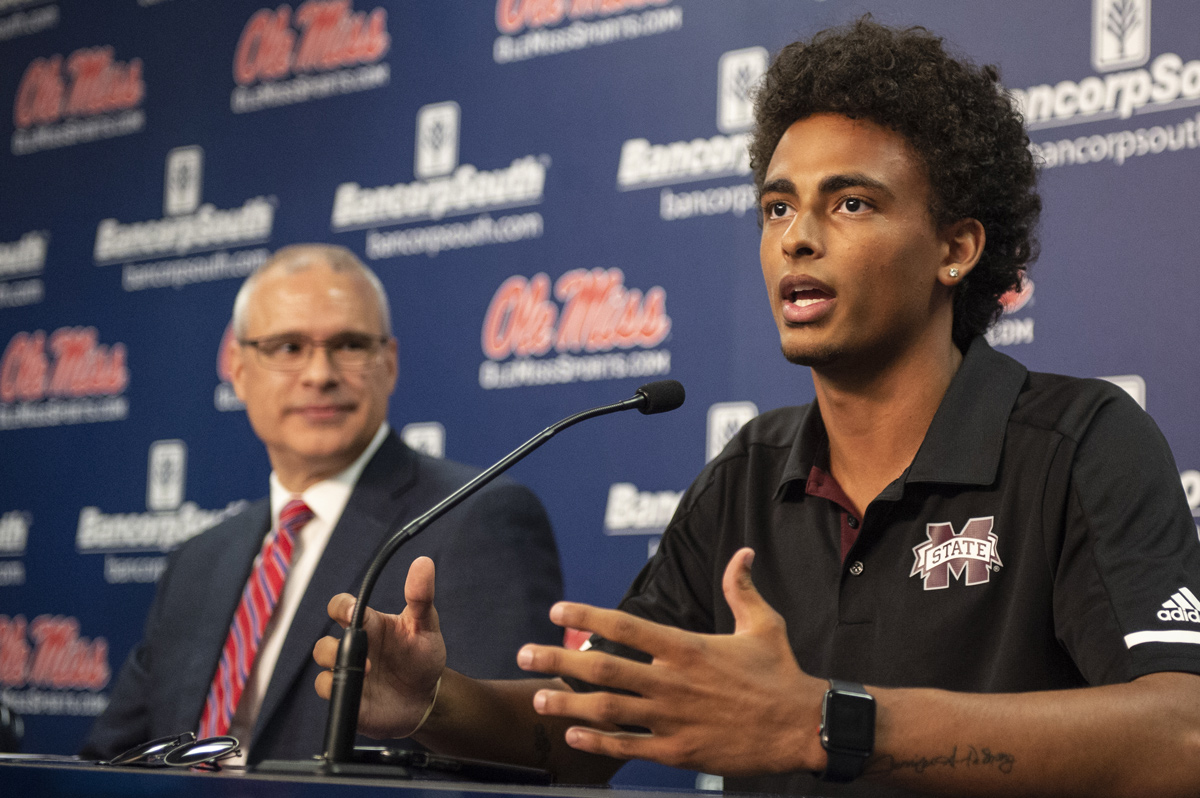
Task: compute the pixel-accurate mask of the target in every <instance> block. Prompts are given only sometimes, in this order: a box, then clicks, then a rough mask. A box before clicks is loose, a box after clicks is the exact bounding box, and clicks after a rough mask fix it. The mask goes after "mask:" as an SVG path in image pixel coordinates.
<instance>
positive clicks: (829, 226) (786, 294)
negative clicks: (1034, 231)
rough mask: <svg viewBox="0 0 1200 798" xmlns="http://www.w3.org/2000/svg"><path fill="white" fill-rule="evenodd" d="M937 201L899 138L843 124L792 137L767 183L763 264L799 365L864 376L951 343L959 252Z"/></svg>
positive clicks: (794, 132) (864, 124)
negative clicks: (909, 353)
mask: <svg viewBox="0 0 1200 798" xmlns="http://www.w3.org/2000/svg"><path fill="white" fill-rule="evenodd" d="M929 196H930V188H929V181H928V178H927V177H926V175H925V170H924V169H923V167H922V165H921V163H920V161H919V160H918V158H917V156H916V154H915V153H914V152H913V150H912V149H911V147H910V146H909V145H908V143H907V142H906V141H905V139H904V138H903V137H901V136H900V135H899V134H897V133H894V132H892V131H890V130H887V129H885V128H883V127H880V126H879V125H876V124H874V123H872V122H868V121H861V120H852V119H849V118H848V117H844V116H840V115H836V114H818V115H814V116H811V117H808V118H805V119H801V120H800V121H797V122H795V123H794V124H793V125H792V126H791V127H789V128H788V129H787V131H786V132H785V133H784V134H783V137H782V138H781V139H780V141H779V145H778V146H777V147H776V148H775V152H774V154H773V156H772V157H771V162H770V164H769V165H768V167H767V173H766V178H765V180H764V182H763V191H762V211H763V228H762V242H761V247H760V257H761V260H762V269H763V277H764V278H765V280H766V284H767V295H768V297H769V299H770V302H771V312H772V313H773V314H774V316H775V323H776V325H777V326H778V328H779V337H780V343H781V344H782V347H783V352H784V355H785V356H786V357H787V358H788V360H791V361H792V362H793V363H798V364H801V365H808V366H813V367H814V368H817V369H818V370H820V369H821V368H822V367H829V368H832V367H835V366H839V365H840V366H850V365H856V366H862V365H866V364H869V363H879V362H884V361H887V360H889V359H890V358H891V357H893V356H895V354H896V353H897V352H900V351H904V350H905V347H911V346H920V345H922V344H923V342H926V341H928V340H930V339H931V338H932V337H933V336H935V335H943V336H944V337H945V338H946V340H947V341H948V340H949V333H950V327H949V322H950V313H951V310H950V294H949V292H948V289H947V288H946V286H944V285H940V284H939V283H938V280H937V277H938V268H939V265H940V264H941V263H942V262H943V260H944V258H945V256H946V253H947V251H948V246H947V244H946V243H945V242H943V241H942V240H941V239H940V238H939V236H938V232H937V229H936V227H935V225H934V223H933V221H932V218H931V217H930V214H929V210H928V209H929ZM942 326H944V327H945V329H944V331H942V329H941V327H942Z"/></svg>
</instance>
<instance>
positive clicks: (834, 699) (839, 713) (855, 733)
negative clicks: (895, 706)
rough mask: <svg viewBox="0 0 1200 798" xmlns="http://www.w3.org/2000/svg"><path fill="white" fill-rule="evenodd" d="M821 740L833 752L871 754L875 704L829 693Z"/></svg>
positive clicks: (865, 697) (872, 700)
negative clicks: (837, 750)
mask: <svg viewBox="0 0 1200 798" xmlns="http://www.w3.org/2000/svg"><path fill="white" fill-rule="evenodd" d="M821 739H822V742H823V743H825V744H826V745H827V746H831V747H833V748H837V749H840V750H849V751H865V752H868V753H869V752H870V751H871V749H872V748H873V747H874V744H875V700H874V699H872V698H870V697H867V696H858V695H854V694H852V693H841V692H836V691H833V690H830V691H829V692H828V693H826V694H825V712H824V723H823V724H822V728H821Z"/></svg>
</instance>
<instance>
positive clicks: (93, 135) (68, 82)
mask: <svg viewBox="0 0 1200 798" xmlns="http://www.w3.org/2000/svg"><path fill="white" fill-rule="evenodd" d="M145 96H146V82H145V79H144V78H143V76H142V60H141V59H140V58H132V59H130V60H129V61H119V60H117V58H116V53H115V51H114V49H113V48H112V47H111V46H107V45H105V46H100V47H84V48H81V49H79V50H75V51H74V52H72V53H71V54H70V55H67V56H63V55H62V54H56V55H52V56H48V57H44V58H35V59H33V60H32V61H30V62H29V65H28V66H27V67H26V68H25V72H24V74H23V75H22V76H21V81H20V83H18V85H17V95H16V98H15V99H14V102H13V123H14V124H15V127H16V129H15V130H14V131H13V134H12V143H11V147H12V154H13V155H26V154H28V153H31V152H37V151H39V150H49V149H55V148H58V147H69V146H72V145H75V144H82V143H84V142H88V141H97V140H99V139H108V138H114V137H116V136H126V135H129V134H130V133H136V132H138V131H140V130H141V129H142V128H143V127H145V124H146V115H145V113H144V112H143V111H142V110H141V107H140V106H141V104H142V100H143V98H144V97H145Z"/></svg>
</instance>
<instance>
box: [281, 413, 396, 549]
mask: <svg viewBox="0 0 1200 798" xmlns="http://www.w3.org/2000/svg"><path fill="white" fill-rule="evenodd" d="M390 430H391V427H390V426H389V425H388V423H387V422H386V421H384V422H383V423H382V424H380V425H379V429H378V430H377V431H376V432H375V437H373V438H371V442H370V443H368V444H367V448H366V449H363V451H362V454H360V455H359V456H358V458H357V459H356V460H355V461H354V462H353V463H351V464H350V465H349V466H347V467H346V469H345V470H344V471H342V472H341V473H338V474H335V475H334V476H332V477H330V478H329V479H323V480H321V481H320V482H317V483H316V484H313V485H309V487H308V489H307V490H305V491H304V492H303V493H301V494H300V497H299V498H301V499H303V500H304V503H305V504H307V505H308V507H309V509H310V510H312V511H313V515H314V516H316V517H317V518H320V519H322V520H324V521H326V522H328V523H334V522H336V520H337V519H338V518H340V517H341V515H342V510H344V509H345V508H346V502H348V501H350V494H351V493H352V492H353V491H354V485H355V484H356V483H357V482H358V478H359V476H360V475H361V474H362V471H363V469H364V468H366V466H367V462H368V461H369V460H370V459H371V458H372V457H373V456H374V455H375V452H376V451H377V450H378V449H379V447H380V445H381V444H382V443H383V440H384V438H386V437H387V435H388V432H389V431H390ZM270 483H271V524H272V526H273V527H274V526H278V525H279V514H280V513H281V512H282V511H283V507H284V505H285V504H287V503H288V502H289V501H291V500H292V499H294V498H296V494H294V493H292V492H291V491H290V490H288V489H287V488H285V487H284V486H283V484H282V483H280V481H279V477H277V476H276V475H275V472H274V471H272V472H271V477H270Z"/></svg>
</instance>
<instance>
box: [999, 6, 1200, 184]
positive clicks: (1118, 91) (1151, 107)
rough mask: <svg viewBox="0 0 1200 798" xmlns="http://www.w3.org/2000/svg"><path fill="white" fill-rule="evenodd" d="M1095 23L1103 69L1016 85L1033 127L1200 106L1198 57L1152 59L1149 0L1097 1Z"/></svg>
mask: <svg viewBox="0 0 1200 798" xmlns="http://www.w3.org/2000/svg"><path fill="white" fill-rule="evenodd" d="M1091 24H1092V37H1091V38H1092V59H1091V60H1092V67H1093V68H1094V69H1095V70H1096V72H1098V73H1102V74H1096V75H1089V76H1086V77H1084V78H1082V79H1080V80H1078V81H1076V80H1069V79H1068V80H1059V81H1057V82H1055V84H1054V85H1050V84H1049V83H1045V84H1041V85H1038V86H1031V87H1029V88H1027V89H1025V90H1019V89H1014V90H1012V95H1013V98H1014V99H1015V101H1016V102H1017V105H1018V107H1019V108H1020V109H1021V112H1022V114H1023V115H1024V117H1025V121H1026V124H1027V126H1028V127H1029V129H1030V130H1036V129H1038V128H1047V127H1057V126H1060V125H1068V124H1077V123H1083V122H1095V121H1100V120H1103V119H1115V118H1120V119H1128V118H1129V117H1131V116H1133V115H1135V114H1148V113H1155V112H1159V111H1169V110H1171V109H1174V108H1183V107H1188V106H1194V105H1200V60H1196V59H1193V60H1189V61H1185V60H1184V58H1183V57H1182V56H1180V55H1178V54H1177V53H1161V54H1160V55H1158V56H1156V57H1155V58H1154V59H1153V61H1151V60H1150V55H1151V47H1150V33H1151V24H1150V0H1093V2H1092V21H1091ZM1147 63H1149V66H1148V67H1145V66H1144V65H1145V64H1147ZM1093 160H1095V159H1093Z"/></svg>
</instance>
